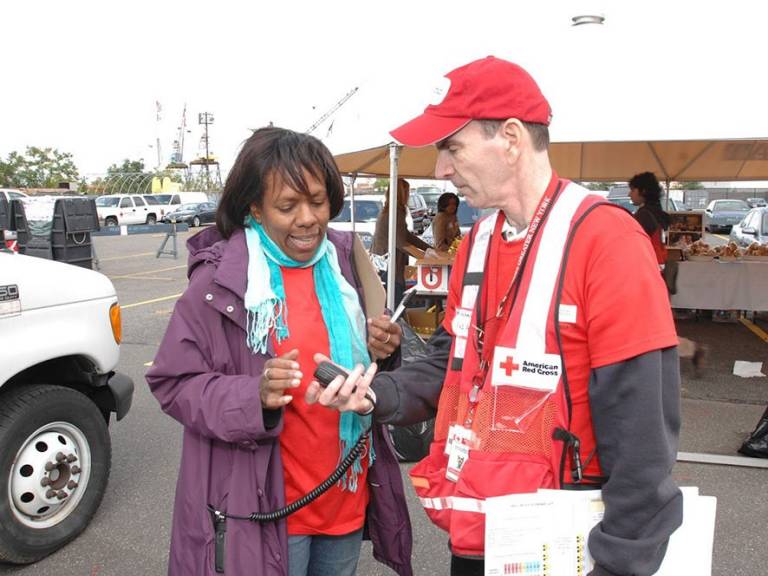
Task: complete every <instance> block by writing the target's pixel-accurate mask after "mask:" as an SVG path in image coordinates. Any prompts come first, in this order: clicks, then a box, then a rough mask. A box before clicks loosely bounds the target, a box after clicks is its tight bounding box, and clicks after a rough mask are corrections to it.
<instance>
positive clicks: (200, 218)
mask: <svg viewBox="0 0 768 576" xmlns="http://www.w3.org/2000/svg"><path fill="white" fill-rule="evenodd" d="M215 221H216V204H214V203H213V202H193V203H191V204H182V205H181V206H179V207H178V208H176V210H173V211H172V212H169V213H168V214H166V215H165V216H164V217H163V222H167V223H169V224H170V223H172V222H175V223H178V222H183V223H186V224H189V225H190V226H192V227H196V226H200V225H201V224H211V223H213V222H215Z"/></svg>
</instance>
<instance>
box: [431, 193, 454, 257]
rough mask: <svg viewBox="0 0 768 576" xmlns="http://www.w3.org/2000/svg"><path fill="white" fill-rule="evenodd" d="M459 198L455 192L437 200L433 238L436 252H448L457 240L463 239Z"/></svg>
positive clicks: (433, 221) (433, 222)
mask: <svg viewBox="0 0 768 576" xmlns="http://www.w3.org/2000/svg"><path fill="white" fill-rule="evenodd" d="M458 209H459V197H458V196H457V195H456V194H454V193H453V192H446V193H445V194H441V195H440V198H438V199H437V214H435V218H434V220H432V238H433V243H434V245H435V250H437V251H439V252H447V251H448V248H450V247H451V245H452V244H453V241H454V240H455V239H456V238H461V229H460V228H459V219H458V218H457V217H456V212H457V211H458Z"/></svg>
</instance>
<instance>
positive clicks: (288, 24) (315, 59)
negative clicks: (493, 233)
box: [0, 0, 768, 176]
mask: <svg viewBox="0 0 768 576" xmlns="http://www.w3.org/2000/svg"><path fill="white" fill-rule="evenodd" d="M594 10H599V11H602V12H603V13H604V15H605V17H606V21H605V25H604V26H602V27H594V26H581V27H576V28H574V27H571V26H570V19H571V17H572V16H574V15H576V14H578V13H581V12H589V11H594ZM0 19H1V20H2V24H3V26H2V28H3V32H2V38H3V42H2V43H3V47H4V56H5V57H4V59H3V60H4V65H3V72H4V73H3V82H2V86H0V95H1V96H0V103H2V108H3V115H2V118H3V120H2V126H0V157H2V158H5V157H6V156H7V154H8V153H9V152H11V151H13V150H19V151H21V150H23V149H24V148H25V147H26V146H28V145H34V146H41V147H42V146H51V147H55V148H58V149H59V150H61V151H64V152H71V153H73V154H74V157H75V161H76V164H77V166H78V167H79V168H80V172H81V174H84V175H88V176H91V175H96V174H99V173H103V172H105V171H106V168H107V167H108V166H109V165H110V164H113V163H120V162H122V160H123V159H125V158H128V159H132V160H135V159H139V158H143V159H144V161H145V163H146V164H147V166H148V167H154V166H155V165H156V164H157V151H156V147H155V146H156V138H157V137H158V136H159V138H160V145H161V151H162V163H163V164H165V163H167V162H168V160H169V158H170V154H171V152H172V142H173V140H174V139H175V137H176V131H177V128H178V126H179V124H180V121H181V115H182V109H183V107H184V104H185V103H186V105H187V122H188V124H189V128H190V130H191V132H190V133H189V134H187V135H186V142H185V149H184V158H185V160H187V161H189V160H190V159H191V158H193V157H195V156H197V155H198V154H199V149H198V146H199V142H200V135H201V131H200V128H199V126H198V125H197V115H198V113H199V112H203V111H209V112H212V113H213V114H214V117H215V121H214V125H213V126H212V127H211V130H210V138H211V149H212V151H213V153H214V154H215V155H216V156H217V157H218V158H219V160H220V162H221V165H222V168H223V169H224V170H226V169H227V168H228V167H229V166H230V165H231V163H232V161H233V159H234V157H235V155H236V154H237V150H238V148H239V146H240V144H241V143H242V141H243V140H244V139H245V138H247V136H248V135H249V133H250V131H249V129H250V128H255V127H258V126H263V125H265V124H267V123H268V122H270V121H272V122H274V123H275V124H276V125H281V126H285V127H289V128H293V129H296V130H305V129H307V128H308V127H309V126H310V125H311V124H312V123H313V122H314V121H315V120H316V119H317V118H319V117H320V116H321V115H322V114H323V113H324V112H326V111H327V110H328V109H330V108H331V107H332V106H333V105H334V103H335V102H336V101H338V100H339V99H340V98H342V97H343V96H344V95H345V94H346V93H347V92H348V91H350V90H351V89H353V88H354V87H359V91H358V93H357V94H355V96H353V97H352V98H350V100H349V101H348V102H347V103H346V104H345V105H344V106H342V107H341V108H340V110H339V111H338V112H337V114H336V115H335V116H334V117H333V120H334V121H333V127H332V130H331V131H330V133H329V126H330V121H329V122H326V123H324V124H323V125H322V126H320V127H319V128H318V129H317V130H316V132H315V134H316V135H317V136H318V137H320V138H323V139H324V140H325V141H326V142H327V143H328V145H329V146H330V147H331V149H332V151H333V152H334V153H338V152H347V151H351V150H354V149H357V148H362V147H368V146H374V145H378V144H383V143H385V142H387V141H388V136H387V130H388V129H391V128H394V127H395V126H397V125H398V124H400V123H401V122H403V121H405V120H408V119H409V118H410V117H411V116H412V115H414V114H416V113H418V112H419V111H420V110H421V109H422V108H423V107H424V105H425V104H426V99H425V95H426V93H427V92H428V89H429V88H430V87H431V86H432V85H433V84H434V83H435V81H436V80H437V79H438V78H439V77H440V76H442V75H443V74H445V73H446V72H448V71H449V70H451V69H453V68H455V67H457V66H459V65H462V64H465V63H466V62H468V61H470V60H473V59H476V58H481V57H484V56H487V55H488V54H494V55H496V56H499V57H503V58H507V59H509V60H512V61H515V62H518V63H520V64H522V65H523V66H525V67H526V68H527V69H528V70H529V71H530V72H531V73H532V74H533V76H534V77H535V78H536V79H537V81H538V82H539V84H540V85H541V87H542V90H543V92H544V94H545V95H546V96H547V98H548V99H549V100H550V103H551V104H552V108H553V111H554V118H553V123H552V136H553V139H554V140H555V141H574V140H598V139H613V140H639V139H646V138H655V139H683V138H703V139H706V138H719V137H768V110H767V106H766V102H768V73H766V68H767V66H766V61H765V59H766V54H768V47H767V46H768V44H766V32H765V30H766V29H767V28H768V2H765V1H764V0H754V1H745V0H731V1H729V2H707V1H699V2H688V1H671V0H664V1H661V0H643V1H640V0H633V1H630V0H612V1H611V0H603V1H599V0H598V1H589V0H588V1H581V0H563V1H555V0H551V1H547V0H536V1H534V0H529V1H522V0H516V1H512V0H504V1H501V0H499V1H486V0H472V1H469V0H460V1H453V0H437V1H432V0H408V1H401V0H389V1H385V2H381V1H377V2H369V1H366V0H357V1H350V2H346V1H334V0H327V1H324V2H317V1H314V2H299V1H295V0H282V1H280V2H267V1H261V2H250V3H247V4H246V3H243V2H242V1H241V0H240V1H229V0H218V1H217V2H198V1H194V0H193V1H190V0H187V1H183V2H182V1H178V2H177V1H169V0H153V1H144V0H134V1H132V2H118V1H104V0H101V1H98V2H96V1H77V0H73V1H71V2H61V1H60V0H58V1H48V0H38V1H35V2H31V1H24V0H8V1H6V2H3V7H2V11H0ZM156 102H159V103H160V105H161V107H162V111H161V120H160V122H157V121H156V112H157V111H156V104H155V103H156Z"/></svg>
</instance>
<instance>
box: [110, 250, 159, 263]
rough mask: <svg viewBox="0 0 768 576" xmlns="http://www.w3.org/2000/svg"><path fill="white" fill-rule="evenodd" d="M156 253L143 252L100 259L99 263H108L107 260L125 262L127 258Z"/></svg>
mask: <svg viewBox="0 0 768 576" xmlns="http://www.w3.org/2000/svg"><path fill="white" fill-rule="evenodd" d="M150 254H154V252H141V253H140V254H128V255H127V256H110V257H109V258H99V262H106V261H107V260H125V259H126V258H138V257H139V256H149V255H150Z"/></svg>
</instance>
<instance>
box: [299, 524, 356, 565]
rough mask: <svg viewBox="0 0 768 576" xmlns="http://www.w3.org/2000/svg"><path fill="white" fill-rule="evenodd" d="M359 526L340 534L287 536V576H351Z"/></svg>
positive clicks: (354, 563) (354, 562)
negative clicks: (354, 529) (355, 529)
mask: <svg viewBox="0 0 768 576" xmlns="http://www.w3.org/2000/svg"><path fill="white" fill-rule="evenodd" d="M362 542H363V530H362V529H360V530H358V531H357V532H352V533H350V534H344V535H342V536H288V575H289V576H354V575H355V573H356V572H357V559H358V558H359V557H360V546H361V544H362Z"/></svg>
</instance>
